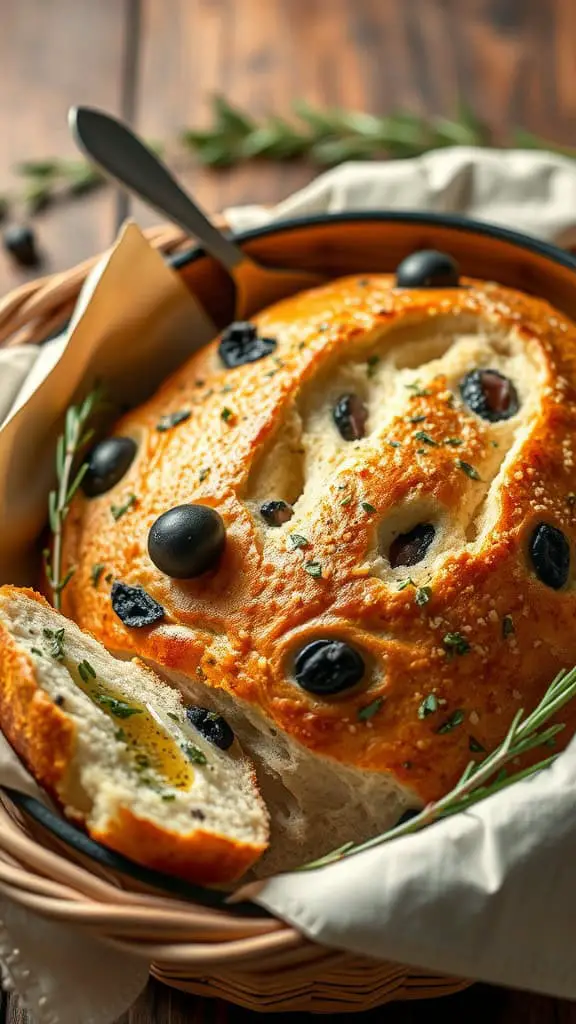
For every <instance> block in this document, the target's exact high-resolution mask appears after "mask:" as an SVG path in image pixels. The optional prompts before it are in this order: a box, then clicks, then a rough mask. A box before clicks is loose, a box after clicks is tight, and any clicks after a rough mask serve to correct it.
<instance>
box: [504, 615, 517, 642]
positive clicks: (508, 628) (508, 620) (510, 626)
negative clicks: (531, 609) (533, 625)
mask: <svg viewBox="0 0 576 1024" xmlns="http://www.w3.org/2000/svg"><path fill="white" fill-rule="evenodd" d="M515 632H516V631H515V629H514V620H513V618H512V616H511V615H505V616H504V618H503V619H502V636H503V637H504V639H505V640H506V638H507V637H509V636H512V634H513V633H515Z"/></svg>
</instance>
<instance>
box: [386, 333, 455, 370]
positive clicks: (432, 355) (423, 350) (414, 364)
mask: <svg viewBox="0 0 576 1024" xmlns="http://www.w3.org/2000/svg"><path fill="white" fill-rule="evenodd" d="M453 343H454V339H453V338H451V337H446V336H445V335H443V336H441V337H438V338H428V339H427V340H426V341H416V342H407V343H406V344H405V345H404V346H403V348H402V350H401V351H399V352H398V353H395V354H394V355H393V356H392V358H393V359H394V366H395V368H396V369H397V370H416V369H418V367H419V366H424V365H425V364H426V363H431V362H433V360H434V359H441V358H442V356H444V355H446V352H447V351H448V349H449V348H451V347H452V345H453Z"/></svg>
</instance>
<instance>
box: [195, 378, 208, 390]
mask: <svg viewBox="0 0 576 1024" xmlns="http://www.w3.org/2000/svg"><path fill="white" fill-rule="evenodd" d="M205 383H206V381H205V380H200V378H198V379H197V380H195V381H194V387H195V388H203V387H204V385H205Z"/></svg>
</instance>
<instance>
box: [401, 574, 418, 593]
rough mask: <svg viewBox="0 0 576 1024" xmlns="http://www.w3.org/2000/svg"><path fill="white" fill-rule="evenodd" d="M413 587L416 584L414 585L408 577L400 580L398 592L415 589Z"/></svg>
mask: <svg viewBox="0 0 576 1024" xmlns="http://www.w3.org/2000/svg"><path fill="white" fill-rule="evenodd" d="M415 586H416V584H415V583H414V580H413V579H412V577H411V576H409V577H408V579H406V580H400V583H399V584H398V590H406V587H415Z"/></svg>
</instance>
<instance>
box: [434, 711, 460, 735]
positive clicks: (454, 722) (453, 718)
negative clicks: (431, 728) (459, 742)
mask: <svg viewBox="0 0 576 1024" xmlns="http://www.w3.org/2000/svg"><path fill="white" fill-rule="evenodd" d="M465 717H466V716H465V715H464V712H463V711H462V710H461V709H460V708H458V710H457V711H454V712H453V714H451V715H450V718H447V719H446V721H445V722H442V725H441V726H439V728H438V729H436V732H437V733H438V734H439V735H440V736H442V735H443V734H444V733H446V732H452V729H455V728H456V726H458V725H462V722H463V721H464V718H465Z"/></svg>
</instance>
